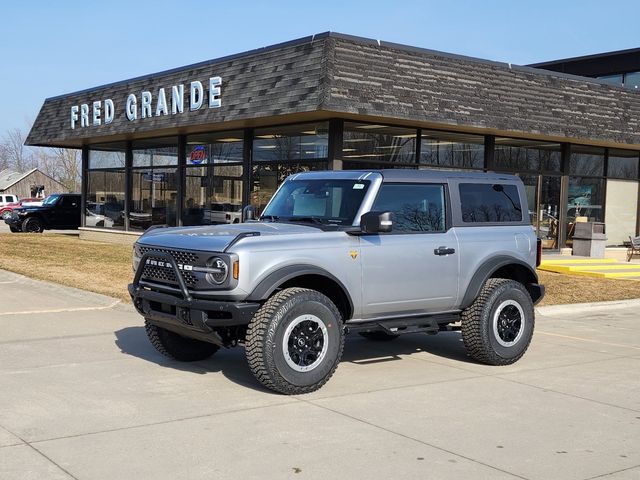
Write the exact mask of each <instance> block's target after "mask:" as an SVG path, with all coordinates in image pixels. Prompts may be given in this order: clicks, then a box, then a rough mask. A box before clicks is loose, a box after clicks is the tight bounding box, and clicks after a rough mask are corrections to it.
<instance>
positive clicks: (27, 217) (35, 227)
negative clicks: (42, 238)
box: [4, 193, 81, 233]
mask: <svg viewBox="0 0 640 480" xmlns="http://www.w3.org/2000/svg"><path fill="white" fill-rule="evenodd" d="M80 214H81V210H80V195H79V194H76V193H61V194H55V195H49V196H48V197H47V198H45V200H44V202H42V205H41V206H38V207H25V208H16V209H14V210H13V212H12V215H11V216H10V217H9V218H7V219H5V221H4V222H5V223H6V224H7V225H9V229H10V230H11V231H12V232H30V233H41V232H42V231H43V230H45V229H58V230H66V229H75V228H78V227H79V226H80Z"/></svg>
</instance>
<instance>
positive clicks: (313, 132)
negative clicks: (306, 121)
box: [300, 130, 317, 135]
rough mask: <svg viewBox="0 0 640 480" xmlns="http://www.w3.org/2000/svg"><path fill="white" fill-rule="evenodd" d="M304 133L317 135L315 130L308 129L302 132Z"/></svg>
mask: <svg viewBox="0 0 640 480" xmlns="http://www.w3.org/2000/svg"><path fill="white" fill-rule="evenodd" d="M300 133H301V134H303V135H317V133H316V131H315V130H306V131H304V132H300Z"/></svg>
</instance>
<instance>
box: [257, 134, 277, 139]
mask: <svg viewBox="0 0 640 480" xmlns="http://www.w3.org/2000/svg"><path fill="white" fill-rule="evenodd" d="M281 136H282V135H274V134H270V135H256V138H265V139H268V138H280V137H281Z"/></svg>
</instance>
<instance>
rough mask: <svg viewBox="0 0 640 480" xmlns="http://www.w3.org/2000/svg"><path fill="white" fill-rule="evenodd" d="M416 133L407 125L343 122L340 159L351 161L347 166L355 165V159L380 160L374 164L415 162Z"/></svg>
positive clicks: (360, 160)
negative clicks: (406, 126)
mask: <svg viewBox="0 0 640 480" xmlns="http://www.w3.org/2000/svg"><path fill="white" fill-rule="evenodd" d="M416 135H417V132H416V130H415V129H410V128H402V127H390V126H385V125H373V124H363V123H351V122H345V124H344V138H343V144H342V156H341V159H342V160H344V161H345V162H354V163H349V165H350V167H349V168H358V167H357V166H355V167H354V166H353V165H355V162H381V163H382V165H378V168H392V167H393V166H394V164H402V163H404V164H414V165H415V163H416ZM385 163H386V164H390V165H384V164H385ZM343 168H344V165H343Z"/></svg>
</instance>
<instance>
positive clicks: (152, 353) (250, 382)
mask: <svg viewBox="0 0 640 480" xmlns="http://www.w3.org/2000/svg"><path fill="white" fill-rule="evenodd" d="M114 334H115V336H116V341H115V344H116V346H117V347H118V348H119V349H120V351H121V352H122V353H124V354H125V355H131V356H133V357H138V358H140V359H142V360H146V361H148V362H152V363H155V364H157V365H160V366H162V367H166V368H172V369H176V370H180V371H183V372H190V373H195V374H198V375H206V374H208V373H217V372H219V373H222V374H223V375H224V376H225V377H226V378H228V379H229V380H231V381H232V382H234V383H237V384H238V385H241V386H243V387H249V388H252V389H254V390H259V391H262V392H269V393H275V392H271V391H270V390H268V389H266V388H263V387H262V386H261V385H260V384H259V383H258V381H257V380H256V379H255V378H253V375H252V374H251V371H250V370H249V367H248V366H247V362H246V360H245V357H244V349H241V348H232V349H224V348H222V349H220V351H218V352H217V353H216V354H215V355H214V356H213V357H211V358H210V359H208V360H202V361H198V362H179V361H176V360H171V359H169V358H167V357H165V356H163V355H162V354H160V353H159V352H158V351H156V349H155V348H153V346H152V345H151V344H150V343H149V340H148V339H147V334H146V332H145V330H144V327H127V328H123V329H122V330H117V331H115V332H114Z"/></svg>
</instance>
